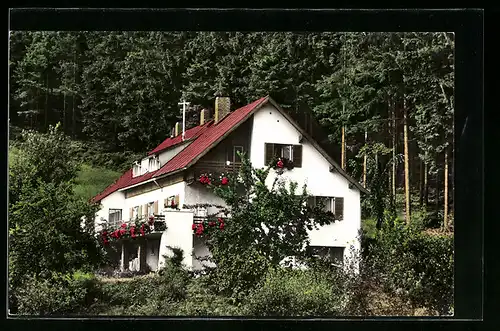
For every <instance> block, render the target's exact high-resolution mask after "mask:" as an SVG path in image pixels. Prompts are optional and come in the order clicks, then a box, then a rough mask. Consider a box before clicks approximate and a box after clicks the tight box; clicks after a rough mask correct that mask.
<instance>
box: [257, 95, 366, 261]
mask: <svg viewBox="0 0 500 331" xmlns="http://www.w3.org/2000/svg"><path fill="white" fill-rule="evenodd" d="M299 137H300V132H299V131H298V130H297V129H295V127H294V126H293V125H292V124H291V123H290V122H288V120H287V119H286V118H285V117H284V116H283V115H282V114H281V113H280V112H279V111H278V110H277V109H275V108H274V106H272V105H266V106H264V107H263V108H262V109H260V110H259V111H257V112H256V113H255V114H254V124H253V129H252V134H251V148H250V151H251V152H250V153H251V157H250V160H251V162H252V165H253V166H254V167H264V166H265V164H264V158H265V147H264V146H265V143H278V144H279V143H281V144H299ZM302 146H303V147H302V167H301V168H294V169H292V170H285V173H284V174H283V176H282V178H283V180H293V181H295V182H297V183H298V184H299V186H298V190H300V191H298V192H297V193H298V194H300V192H301V189H302V186H303V185H304V184H307V190H308V193H309V194H311V195H314V196H334V197H344V220H343V221H339V222H335V223H334V224H331V225H327V226H323V227H321V228H320V229H319V230H312V231H310V232H309V235H310V239H311V245H318V246H331V247H346V249H345V252H347V251H349V247H350V245H353V246H354V248H356V249H359V246H360V245H359V241H358V240H357V235H358V231H359V229H360V226H361V205H360V192H359V190H358V189H356V188H354V189H350V188H349V181H348V180H347V179H345V178H344V177H343V176H342V175H340V174H339V173H336V172H330V164H329V162H328V161H327V160H326V159H325V158H324V157H323V156H322V155H321V154H320V153H319V151H317V150H316V148H314V146H313V145H312V144H311V143H309V142H308V141H307V140H305V139H304V141H303V142H302ZM274 176H275V173H273V172H271V174H270V176H269V178H268V180H267V183H268V185H271V184H272V182H273V180H274ZM344 256H345V257H346V254H344Z"/></svg>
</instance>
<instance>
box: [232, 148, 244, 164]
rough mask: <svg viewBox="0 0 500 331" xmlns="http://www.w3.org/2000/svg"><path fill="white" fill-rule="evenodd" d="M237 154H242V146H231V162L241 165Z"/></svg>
mask: <svg viewBox="0 0 500 331" xmlns="http://www.w3.org/2000/svg"><path fill="white" fill-rule="evenodd" d="M238 153H243V146H233V159H232V160H231V161H232V162H238V163H241V157H240V156H239V155H238Z"/></svg>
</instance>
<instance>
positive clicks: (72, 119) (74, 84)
mask: <svg viewBox="0 0 500 331" xmlns="http://www.w3.org/2000/svg"><path fill="white" fill-rule="evenodd" d="M75 99H76V45H75V50H74V52H73V100H72V106H73V109H72V115H71V134H72V136H73V138H75V136H76V115H75V102H76V100H75Z"/></svg>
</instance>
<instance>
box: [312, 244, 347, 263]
mask: <svg viewBox="0 0 500 331" xmlns="http://www.w3.org/2000/svg"><path fill="white" fill-rule="evenodd" d="M307 253H308V255H310V256H313V257H317V258H321V259H326V260H328V261H331V262H332V263H334V264H336V265H343V264H344V247H328V246H309V247H308V249H307Z"/></svg>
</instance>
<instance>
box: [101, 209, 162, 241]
mask: <svg viewBox="0 0 500 331" xmlns="http://www.w3.org/2000/svg"><path fill="white" fill-rule="evenodd" d="M152 223H154V217H153V216H151V217H149V218H148V219H147V221H146V220H145V219H143V220H138V221H136V222H135V223H133V224H127V223H122V224H121V225H120V227H119V228H118V229H114V230H113V231H111V230H110V229H109V228H108V229H106V228H105V229H103V230H101V231H100V234H99V236H100V238H101V240H102V243H103V244H104V245H108V244H109V243H110V241H117V240H119V239H122V238H134V239H135V238H137V237H141V236H142V237H143V236H145V235H146V234H148V233H150V232H151V231H152Z"/></svg>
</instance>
